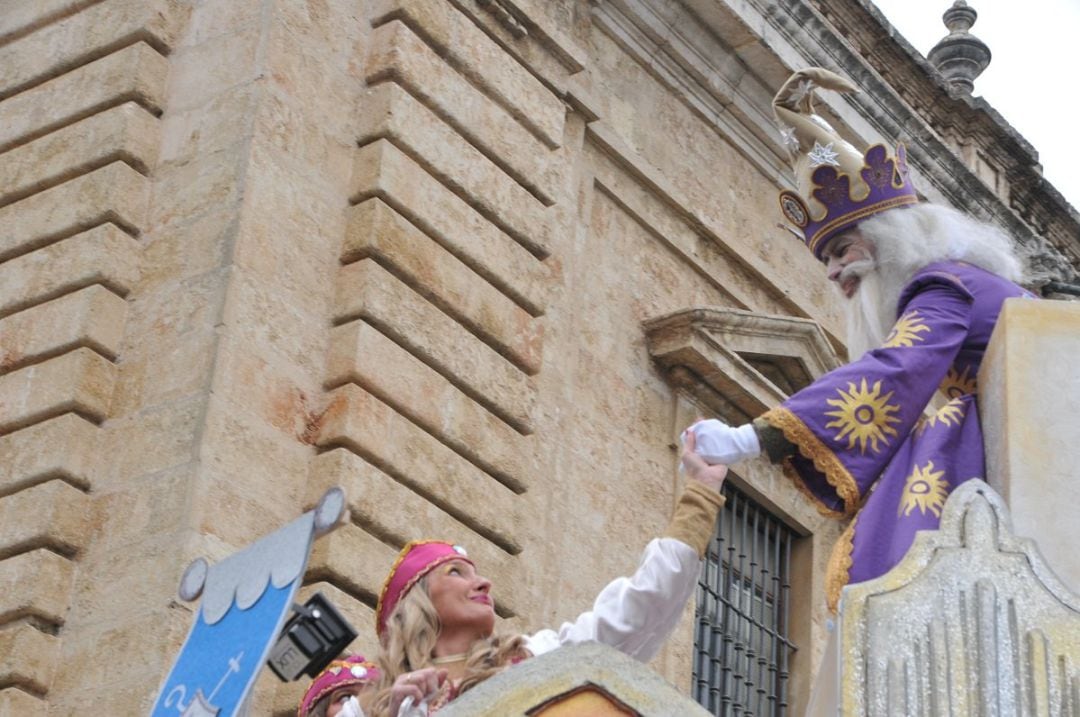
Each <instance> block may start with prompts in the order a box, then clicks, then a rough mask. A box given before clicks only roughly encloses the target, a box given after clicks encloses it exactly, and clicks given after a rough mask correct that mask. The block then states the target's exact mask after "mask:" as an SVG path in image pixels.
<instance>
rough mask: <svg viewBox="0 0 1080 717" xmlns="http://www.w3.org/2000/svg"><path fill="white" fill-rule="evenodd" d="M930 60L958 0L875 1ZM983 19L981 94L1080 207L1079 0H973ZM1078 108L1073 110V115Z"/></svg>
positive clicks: (977, 30)
mask: <svg viewBox="0 0 1080 717" xmlns="http://www.w3.org/2000/svg"><path fill="white" fill-rule="evenodd" d="M872 2H873V3H874V4H875V5H877V7H878V9H879V10H880V11H881V14H882V15H884V16H885V17H886V19H887V20H888V21H889V23H890V24H891V25H892V26H893V27H895V28H896V29H897V30H899V31H900V34H902V35H903V36H904V37H905V38H907V41H908V42H910V43H911V45H912V46H913V47H914V48H915V49H916V50H918V51H919V52H920V53H922V55H923V56H924V57H925V56H926V55H927V54H928V53H929V52H930V48H932V47H933V46H934V45H936V44H937V42H938V41H939V40H941V39H942V38H943V37H945V35H947V34H948V30H947V29H946V28H945V24H944V23H943V22H942V20H941V16H942V14H943V13H944V12H945V11H946V10H947V9H948V8H949V7H951V6H952V4H953V0H872ZM967 3H968V6H969V7H971V8H972V9H974V10H975V11H976V12H977V13H978V14H979V17H978V19H977V20H976V21H975V24H974V25H973V26H972V27H971V30H970V32H971V34H972V35H974V36H975V37H977V38H979V39H980V40H982V41H983V42H985V43H986V44H987V45H988V46H989V47H990V52H991V53H992V55H993V58H992V59H991V61H990V65H989V66H988V67H987V68H986V71H985V72H983V74H982V75H980V76H979V77H978V78H977V79H976V80H975V92H974V94H975V96H977V97H982V98H983V99H985V100H986V101H987V102H989V103H990V105H992V106H993V108H994V109H995V110H997V111H998V112H999V113H1000V114H1001V116H1002V117H1004V118H1005V120H1006V121H1007V122H1008V123H1009V124H1011V125H1012V126H1013V127H1014V128H1015V129H1016V130H1017V131H1018V132H1019V133H1020V134H1021V135H1023V136H1024V138H1025V139H1027V141H1028V142H1029V143H1031V145H1032V146H1033V147H1035V149H1036V150H1037V151H1038V153H1039V161H1040V163H1041V164H1042V166H1043V174H1044V176H1045V177H1046V178H1047V179H1048V180H1049V181H1050V183H1051V184H1053V185H1054V187H1055V188H1056V189H1057V190H1058V191H1059V192H1061V193H1062V194H1063V195H1065V198H1066V199H1067V200H1068V201H1069V203H1070V204H1072V205H1073V207H1076V208H1077V209H1080V166H1078V164H1080V162H1078V160H1080V148H1078V146H1077V137H1080V131H1078V130H1077V121H1078V120H1080V107H1078V104H1080V103H1078V98H1080V94H1078V93H1077V91H1076V79H1077V77H1076V74H1075V68H1076V66H1077V55H1078V50H1080V48H1078V47H1077V44H1078V42H1080V0H1022V1H1021V0H967ZM1070 110H1071V112H1070Z"/></svg>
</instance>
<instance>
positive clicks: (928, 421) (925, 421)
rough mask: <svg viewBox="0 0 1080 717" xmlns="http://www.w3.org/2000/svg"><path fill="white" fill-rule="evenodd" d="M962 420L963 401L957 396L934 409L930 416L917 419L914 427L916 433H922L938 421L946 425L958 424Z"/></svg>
mask: <svg viewBox="0 0 1080 717" xmlns="http://www.w3.org/2000/svg"><path fill="white" fill-rule="evenodd" d="M962 420H964V402H963V401H961V400H960V399H959V398H954V399H953V400H951V401H949V402H948V403H946V404H945V405H944V406H942V407H941V408H939V409H938V410H936V411H934V413H932V414H931V415H930V416H927V417H926V418H922V419H919V425H918V426H917V427H916V431H917V432H918V433H920V434H921V433H922V432H923V431H925V430H926V429H928V428H933V427H934V426H936V425H937V424H938V423H942V424H944V425H946V426H959V425H960V421H962Z"/></svg>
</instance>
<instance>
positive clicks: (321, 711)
mask: <svg viewBox="0 0 1080 717" xmlns="http://www.w3.org/2000/svg"><path fill="white" fill-rule="evenodd" d="M378 679H379V668H378V667H377V666H376V665H375V663H373V662H368V661H367V660H365V659H364V657H363V655H349V656H348V657H345V658H343V659H338V660H333V661H332V662H331V663H330V664H329V665H327V666H326V669H324V670H323V671H322V672H320V673H319V674H318V676H316V677H315V679H314V680H312V681H311V685H310V686H308V688H307V692H305V693H304V697H303V699H302V700H300V707H299V708H297V710H296V717H363V715H364V711H363V710H362V709H361V707H360V702H359V701H358V698H359V696H360V695H361V694H362V693H363V692H364V691H366V690H368V689H370V688H371V687H372V686H373V685H374V684H375V682H376V681H377V680H378Z"/></svg>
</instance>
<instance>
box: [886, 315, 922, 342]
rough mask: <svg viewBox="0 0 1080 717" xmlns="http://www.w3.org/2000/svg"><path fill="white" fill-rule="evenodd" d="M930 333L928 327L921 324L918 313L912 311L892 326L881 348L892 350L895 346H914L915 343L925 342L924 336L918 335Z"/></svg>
mask: <svg viewBox="0 0 1080 717" xmlns="http://www.w3.org/2000/svg"><path fill="white" fill-rule="evenodd" d="M928 331H930V327H929V326H927V325H926V324H925V323H923V319H922V317H921V316H919V312H918V311H915V310H912V311H908V312H907V313H905V314H904V315H903V316H901V317H900V318H899V319H897V320H896V323H895V324H893V327H892V331H890V332H889V335H888V336H886V337H885V343H884V344H882V348H887V349H888V348H894V347H896V346H914V345H915V344H916V343H919V342H921V341H925V340H926V337H925V336H920V335H919V334H922V333H925V332H928Z"/></svg>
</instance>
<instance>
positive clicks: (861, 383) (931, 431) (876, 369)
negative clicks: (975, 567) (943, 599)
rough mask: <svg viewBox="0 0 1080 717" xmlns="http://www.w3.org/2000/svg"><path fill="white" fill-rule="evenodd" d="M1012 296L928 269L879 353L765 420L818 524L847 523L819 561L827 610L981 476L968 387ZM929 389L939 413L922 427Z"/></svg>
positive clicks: (1011, 288)
mask: <svg viewBox="0 0 1080 717" xmlns="http://www.w3.org/2000/svg"><path fill="white" fill-rule="evenodd" d="M1014 296H1024V297H1030V298H1035V297H1034V295H1032V294H1031V293H1030V292H1028V291H1026V290H1024V289H1023V288H1021V287H1020V286H1017V285H1016V284H1014V283H1012V282H1010V281H1007V280H1005V279H1002V278H1001V277H999V276H997V275H995V274H991V273H989V272H987V271H984V270H982V269H979V268H976V267H974V266H971V265H969V264H964V263H960V262H941V263H936V264H931V265H929V266H927V267H925V268H923V269H922V270H921V271H919V272H918V273H917V274H916V275H915V276H914V277H913V278H912V280H911V281H910V282H909V283H908V284H907V286H905V287H904V289H903V291H902V292H901V294H900V301H899V304H898V310H897V316H898V318H897V321H896V324H895V325H894V326H893V329H892V331H891V332H890V334H889V336H888V337H887V338H886V340H885V343H884V344H883V345H882V346H881V347H880V348H877V349H874V350H873V351H868V352H867V353H866V354H864V355H863V356H862V357H861V358H859V359H858V360H857V361H854V362H852V363H850V364H847V365H846V366H842V367H840V368H838V369H836V370H834V371H830V372H829V373H827V374H825V375H824V376H822V377H821V378H819V379H818V380H817V381H815V382H814V383H813V384H811V385H810V386H807V387H806V388H805V389H803V390H801V391H799V392H798V393H796V394H794V395H793V396H791V397H790V398H789V399H788V400H786V401H785V402H784V403H783V404H781V405H780V406H779V407H777V408H775V409H773V410H771V411H769V412H768V413H766V414H765V415H764V416H763V418H764V419H765V420H766V421H768V422H769V423H770V424H771V425H773V426H775V427H776V428H779V429H780V430H782V431H783V432H784V435H785V436H786V437H787V439H788V440H789V441H791V442H792V443H794V444H795V445H796V447H797V449H798V452H797V453H796V455H795V456H793V457H791V458H789V459H787V460H785V465H784V472H785V473H786V474H787V475H788V476H790V477H791V478H793V479H794V480H795V483H796V485H797V486H799V488H800V489H801V490H802V491H803V492H804V493H806V494H807V495H808V496H809V497H810V498H811V499H812V500H813V501H814V502H815V504H816V505H817V506H818V508H819V510H821V511H822V512H824V513H827V514H830V515H833V516H835V517H845V516H851V515H854V516H855V517H854V519H853V520H852V522H851V525H849V527H848V529H847V530H846V531H845V532H844V534H843V536H842V537H841V539H840V541H839V543H838V545H837V546H836V548H835V549H834V551H833V556H832V559H831V560H830V561H829V574H828V576H827V579H826V591H827V597H828V600H829V604H830V606H831V607H832V608H833V609H835V607H836V602H837V600H838V599H839V596H840V590H841V589H842V588H843V586H844V585H845V584H847V583H848V582H861V581H863V580H869V579H871V578H875V577H877V576H879V575H882V574H883V573H885V572H887V571H888V570H889V569H890V568H892V567H893V566H894V565H896V563H898V562H899V561H900V559H901V558H902V557H903V556H904V553H906V552H907V549H908V547H910V545H911V542H912V540H913V539H914V537H915V531H917V530H931V529H935V528H937V527H938V523H939V521H940V518H941V509H942V507H943V506H944V504H945V499H946V498H947V497H948V495H949V493H951V492H952V490H953V489H954V488H956V486H958V485H959V484H960V483H962V482H964V481H966V480H969V479H971V478H982V477H983V476H984V459H983V443H982V431H981V429H980V427H979V416H978V411H977V408H976V404H975V396H976V393H977V389H976V385H975V377H976V375H977V374H978V371H979V364H980V363H981V361H982V357H983V354H984V353H985V351H986V346H987V343H988V342H989V340H990V334H991V332H992V331H993V328H994V324H995V323H996V322H997V318H998V314H999V313H1000V311H1001V304H1002V302H1003V301H1004V300H1005V299H1007V298H1009V297H1014ZM939 388H940V389H941V390H942V392H943V393H944V394H945V396H946V398H948V399H949V402H948V403H947V404H945V405H944V406H943V407H942V408H940V409H939V410H938V411H936V412H935V413H933V414H932V415H929V416H924V415H923V411H924V409H925V408H926V407H927V404H928V403H929V402H930V400H931V398H932V397H933V395H934V392H935V391H936V390H938V389H939Z"/></svg>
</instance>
